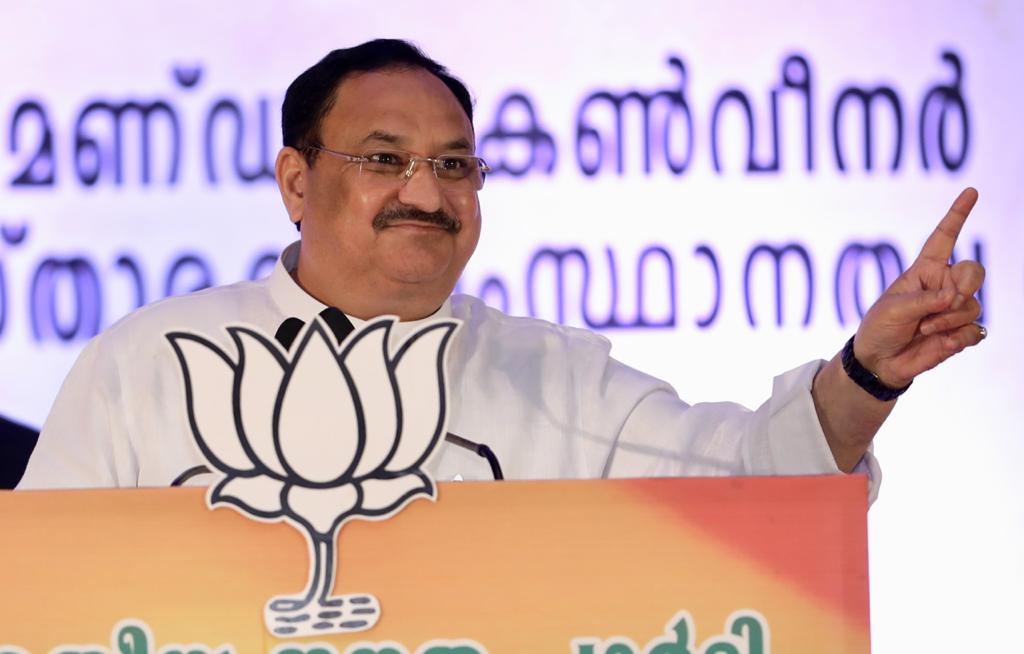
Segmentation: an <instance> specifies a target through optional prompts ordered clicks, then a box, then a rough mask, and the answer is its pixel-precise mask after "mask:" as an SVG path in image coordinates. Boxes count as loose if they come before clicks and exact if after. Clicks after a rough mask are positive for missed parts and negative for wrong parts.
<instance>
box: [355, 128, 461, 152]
mask: <svg viewBox="0 0 1024 654" xmlns="http://www.w3.org/2000/svg"><path fill="white" fill-rule="evenodd" d="M373 141H376V142H380V143H387V144H388V145H396V146H400V147H404V146H405V145H406V144H407V143H408V139H407V138H405V137H404V136H399V135H398V134H392V133H391V132H385V131H383V130H379V129H375V130H373V131H372V132H370V133H369V134H368V135H367V136H366V138H364V139H363V140H362V145H366V144H367V143H370V142H373ZM457 150H465V151H472V150H473V146H472V145H471V144H470V142H469V141H468V140H467V139H466V138H465V137H459V138H457V139H454V140H452V141H448V142H447V143H445V144H444V145H443V146H441V151H442V152H452V151H457Z"/></svg>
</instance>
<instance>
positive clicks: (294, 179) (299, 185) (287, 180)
mask: <svg viewBox="0 0 1024 654" xmlns="http://www.w3.org/2000/svg"><path fill="white" fill-rule="evenodd" d="M308 171H309V165H308V164H307V163H306V158H305V157H303V156H302V153H301V152H299V151H298V150H296V149H295V148H292V147H283V148H281V151H280V152H278V153H277V162H276V163H275V164H274V176H275V177H276V178H277V188H278V190H280V191H281V200H282V201H283V202H284V208H285V209H287V210H288V216H289V218H291V221H292V222H293V223H297V222H299V221H300V220H302V213H303V211H304V208H305V185H306V174H307V172H308Z"/></svg>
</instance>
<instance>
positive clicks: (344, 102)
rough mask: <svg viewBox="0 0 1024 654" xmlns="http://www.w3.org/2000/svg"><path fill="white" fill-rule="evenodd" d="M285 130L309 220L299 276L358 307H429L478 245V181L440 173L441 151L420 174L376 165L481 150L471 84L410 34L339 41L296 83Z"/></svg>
mask: <svg viewBox="0 0 1024 654" xmlns="http://www.w3.org/2000/svg"><path fill="white" fill-rule="evenodd" d="M282 131H283V137H284V145H285V147H284V148H283V149H282V150H281V153H280V154H279V155H278V160H277V171H276V172H277V180H278V185H279V186H280V189H281V195H282V198H283V199H284V203H285V206H286V208H287V209H288V212H289V215H290V217H291V219H292V221H293V222H295V223H296V224H298V223H299V222H300V221H301V225H302V230H301V234H302V245H301V251H300V255H299V266H298V270H297V274H296V279H297V281H298V282H299V284H301V285H302V286H303V288H305V289H306V290H307V291H308V292H309V293H310V294H312V295H313V296H314V297H316V298H318V299H319V300H321V301H323V302H325V303H327V304H331V305H334V306H337V307H338V308H340V309H342V310H343V311H346V312H347V313H350V314H352V315H355V316H357V317H361V318H368V317H371V316H374V315H380V314H381V313H393V314H397V315H399V316H401V317H402V318H404V319H413V318H418V317H422V316H424V315H427V314H429V313H432V312H433V311H434V310H435V309H436V308H437V307H438V306H440V304H441V303H442V302H443V301H444V298H445V297H447V296H448V294H449V293H451V290H452V288H453V287H454V285H455V282H456V281H457V280H458V277H459V275H461V273H462V269H463V267H464V266H465V264H466V262H467V261H468V260H469V257H470V255H472V253H473V250H474V248H475V247H476V242H477V238H478V236H479V229H480V210H479V204H478V201H477V195H476V189H475V188H474V187H473V185H472V184H471V183H469V182H466V181H459V180H453V179H451V177H452V175H451V173H450V171H445V170H443V169H442V179H438V177H437V176H436V175H435V172H434V170H435V166H437V165H438V164H432V162H428V161H415V162H413V164H412V167H411V168H409V167H407V168H406V169H405V171H411V175H405V174H402V173H403V172H405V171H400V172H399V174H395V175H386V174H381V173H380V172H379V169H380V168H383V167H386V166H381V165H379V164H380V163H381V162H384V163H390V162H393V161H403V160H404V161H410V160H411V159H410V158H427V157H429V158H434V159H436V158H437V157H439V156H441V155H456V156H459V155H462V156H467V155H472V154H473V153H474V140H475V139H474V135H473V126H472V104H471V101H470V97H469V92H468V91H467V90H466V87H465V86H464V85H463V84H462V83H461V82H459V81H458V80H457V79H455V78H454V77H452V76H450V75H449V74H448V73H447V71H446V70H445V68H444V67H443V66H441V65H440V64H438V63H436V62H434V61H433V60H431V59H429V58H427V57H426V56H425V55H423V54H422V53H421V52H420V51H419V50H418V49H416V48H415V47H414V46H412V45H410V44H408V43H406V42H404V41H394V40H378V41H371V42H369V43H365V44H363V45H360V46H357V47H355V48H349V49H347V50H335V51H334V52H331V53H330V54H328V55H327V56H326V57H324V58H323V59H322V60H321V61H320V62H318V63H317V64H316V65H314V66H313V67H312V68H310V69H309V70H307V71H306V72H304V73H303V74H302V75H300V76H299V77H298V78H297V79H296V80H295V81H294V82H293V83H292V84H291V86H290V87H289V88H288V92H287V94H286V96H285V101H284V106H283V107H282ZM327 151H333V152H327ZM381 153H385V154H381ZM387 153H393V154H387ZM367 155H373V159H374V163H372V164H371V163H369V162H367V161H366V156H367ZM445 161H446V164H445V165H448V164H452V162H454V164H452V165H456V164H458V162H459V161H462V160H459V159H453V160H445ZM470 161H471V160H470Z"/></svg>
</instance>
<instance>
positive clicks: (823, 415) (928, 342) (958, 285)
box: [811, 188, 986, 472]
mask: <svg viewBox="0 0 1024 654" xmlns="http://www.w3.org/2000/svg"><path fill="white" fill-rule="evenodd" d="M977 199H978V193H977V191H975V190H974V189H972V188H968V189H965V190H964V191H963V192H962V193H960V195H959V197H957V199H956V200H955V201H954V202H953V205H952V206H951V207H950V209H949V211H948V212H947V213H946V215H945V217H944V218H943V219H942V220H941V221H940V222H939V224H938V226H937V227H936V228H935V231H934V232H932V235H931V236H929V237H928V240H927V241H926V242H925V244H924V247H923V248H922V249H921V253H920V254H919V255H918V257H917V259H916V260H915V261H914V263H913V264H912V265H911V266H910V268H908V269H907V271H906V272H904V273H903V274H902V275H900V277H899V279H897V280H896V281H895V282H893V284H892V286H890V287H889V288H888V289H886V290H885V292H884V293H883V294H882V296H881V297H880V298H879V299H878V301H877V302H875V304H874V305H872V307H871V309H869V310H868V313H867V314H866V315H865V316H864V321H863V322H862V323H861V325H860V327H859V328H858V330H857V334H856V336H855V338H854V348H853V349H854V356H855V357H856V358H857V360H858V361H859V362H860V363H861V365H863V366H864V367H865V368H866V369H867V370H868V371H870V372H871V373H873V374H874V375H875V376H876V377H877V378H878V380H879V381H880V382H881V383H882V384H884V385H885V386H888V387H889V388H894V389H895V388H903V387H905V386H907V385H908V384H910V382H912V381H913V380H914V378H915V377H916V376H917V375H919V374H921V373H922V372H924V371H926V370H930V369H931V368H934V367H935V366H937V365H939V364H940V363H942V362H943V361H945V360H946V359H948V358H949V357H951V356H953V355H954V354H957V353H958V352H961V351H962V350H964V349H965V348H968V347H970V346H972V345H977V344H978V343H980V342H981V340H982V339H983V338H984V337H985V333H986V332H985V330H984V328H982V327H981V326H980V325H977V324H975V322H974V321H975V320H977V319H978V316H979V315H980V314H981V306H980V305H979V304H978V301H977V300H976V299H975V298H974V294H975V293H977V292H978V289H980V288H981V283H982V281H983V280H984V278H985V270H984V268H982V267H981V265H980V264H979V263H977V262H976V261H961V262H959V263H957V264H955V265H952V266H951V265H949V259H950V256H951V255H952V253H953V246H954V245H955V244H956V239H957V237H958V236H959V235H960V230H961V228H962V227H963V225H964V222H965V221H966V220H967V216H968V214H970V212H971V209H972V208H973V207H974V203H975V202H976V201H977ZM811 396H812V398H813V400H814V409H815V411H816V412H817V414H818V420H819V422H820V423H821V428H822V431H823V432H824V433H825V439H826V440H827V441H828V445H829V448H830V449H831V450H832V455H833V456H834V457H835V460H836V464H837V465H838V466H839V468H840V470H843V471H846V472H849V471H851V470H852V469H853V468H854V466H856V465H857V462H858V461H860V459H861V457H862V456H863V455H864V452H865V451H867V448H868V445H870V444H871V440H872V439H873V438H874V436H875V433H876V432H877V431H878V428H879V427H881V425H882V422H884V421H885V419H886V417H887V416H888V415H889V413H890V412H891V411H892V409H893V406H895V404H896V401H895V400H891V401H888V402H883V401H880V400H878V399H875V397H873V396H872V395H870V394H869V393H868V392H867V391H865V390H864V389H862V388H861V387H860V386H858V385H857V384H856V383H854V381H853V380H852V379H850V377H849V376H848V375H847V374H846V371H845V370H843V365H842V361H841V360H840V357H839V355H836V356H834V357H833V358H832V360H831V361H829V362H828V364H827V365H825V367H824V368H822V370H821V371H820V372H819V373H818V375H817V377H815V380H814V385H813V387H812V389H811Z"/></svg>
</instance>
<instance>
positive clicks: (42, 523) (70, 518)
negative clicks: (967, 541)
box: [0, 476, 869, 654]
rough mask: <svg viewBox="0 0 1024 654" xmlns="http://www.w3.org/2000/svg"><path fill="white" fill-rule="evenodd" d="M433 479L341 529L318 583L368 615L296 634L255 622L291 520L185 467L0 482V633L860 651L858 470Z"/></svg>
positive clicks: (289, 650)
mask: <svg viewBox="0 0 1024 654" xmlns="http://www.w3.org/2000/svg"><path fill="white" fill-rule="evenodd" d="M438 486H439V489H438V500H437V502H430V501H419V500H418V501H414V502H413V503H412V504H410V505H409V506H408V507H407V508H406V509H405V510H403V511H401V512H400V513H398V514H397V515H395V516H394V517H393V518H391V519H389V520H383V521H360V520H354V521H352V522H350V523H348V524H346V525H345V526H344V527H343V528H342V529H341V531H340V534H339V536H338V541H337V552H338V556H337V570H336V577H335V583H334V589H335V590H336V591H337V592H339V593H346V594H348V595H346V597H357V598H358V595H359V593H372V594H373V596H374V597H375V598H377V599H378V600H379V608H380V615H379V620H378V621H377V622H376V624H375V625H373V626H372V627H371V628H368V629H365V630H362V631H359V630H355V631H353V632H351V633H346V634H330V635H324V636H323V637H316V636H311V637H302V638H289V637H287V636H280V635H275V634H274V633H272V632H271V631H270V630H269V629H268V627H267V626H266V624H265V623H264V607H265V606H266V605H267V602H268V601H269V600H270V598H272V597H275V596H279V595H282V594H287V593H294V592H298V591H299V590H300V589H301V588H302V587H303V586H304V584H305V583H306V581H307V579H308V578H309V575H310V556H309V551H308V546H307V544H306V541H305V540H304V539H303V537H302V535H301V534H300V532H299V531H298V530H296V529H294V528H293V527H292V526H291V525H289V524H285V523H274V524H270V523H261V522H256V521H253V520H251V519H249V518H247V517H245V516H244V515H241V514H240V513H238V512H236V511H234V510H232V509H231V508H217V509H215V510H209V509H208V508H207V506H206V498H205V493H206V491H205V489H198V488H174V489H139V490H89V491H27V492H5V493H0V516H2V520H3V536H2V541H0V542H2V545H0V590H2V592H0V654H25V653H30V654H37V653H39V654H72V653H74V654H108V653H109V654H156V653H163V654H171V653H178V654H200V653H214V652H216V653H218V654H221V653H228V652H231V653H235V654H250V653H258V652H273V653H274V654H480V653H483V652H489V653H490V654H503V653H508V654H547V653H565V654H641V653H643V654H771V653H774V654H781V653H785V654H803V653H806V654H811V653H819V652H829V653H830V654H854V653H859V654H863V653H866V652H868V651H869V629H868V574H867V529H866V516H867V490H866V482H865V479H864V478H863V477H859V476H834V477H831V476H829V477H786V478H781V477H770V478H750V477H747V478H715V479H642V480H641V479H635V480H614V481H530V482H525V481H506V482H500V483H495V482H486V483H485V482H461V483H459V482H452V483H442V484H439V485H438ZM351 601H357V600H351ZM309 619H310V620H312V621H315V620H317V619H318V618H317V616H316V615H312V616H309Z"/></svg>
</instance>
